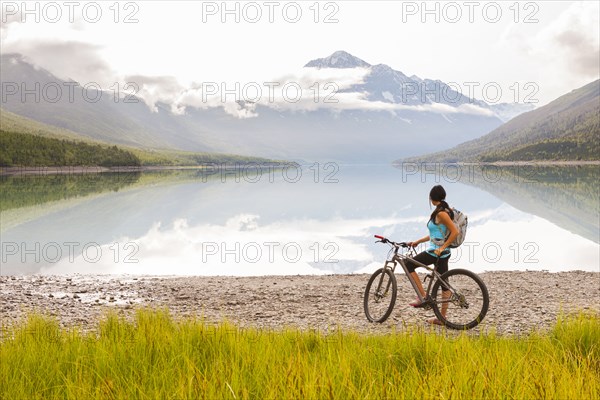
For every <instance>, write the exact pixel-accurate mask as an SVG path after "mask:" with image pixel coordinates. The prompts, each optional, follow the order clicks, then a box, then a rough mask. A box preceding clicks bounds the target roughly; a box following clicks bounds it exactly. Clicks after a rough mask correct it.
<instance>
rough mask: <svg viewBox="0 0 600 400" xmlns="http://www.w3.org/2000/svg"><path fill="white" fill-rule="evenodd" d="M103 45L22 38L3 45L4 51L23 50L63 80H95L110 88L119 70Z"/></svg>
mask: <svg viewBox="0 0 600 400" xmlns="http://www.w3.org/2000/svg"><path fill="white" fill-rule="evenodd" d="M100 50H101V46H98V45H94V44H91V43H84V42H77V41H46V40H19V41H16V42H14V41H9V42H7V43H6V44H3V53H6V54H8V53H19V54H21V55H23V56H24V57H25V59H26V60H28V61H29V62H31V63H32V64H34V65H35V66H38V67H41V68H44V69H46V70H48V71H50V72H51V73H52V74H53V75H55V76H57V77H58V78H60V79H63V80H76V81H78V82H79V83H81V84H86V83H91V82H95V83H98V84H99V85H100V87H102V88H103V89H105V90H108V89H109V87H110V86H111V85H112V83H114V82H115V73H114V71H112V69H111V68H110V66H109V64H108V63H107V62H106V61H104V60H103V59H102V58H101V56H100Z"/></svg>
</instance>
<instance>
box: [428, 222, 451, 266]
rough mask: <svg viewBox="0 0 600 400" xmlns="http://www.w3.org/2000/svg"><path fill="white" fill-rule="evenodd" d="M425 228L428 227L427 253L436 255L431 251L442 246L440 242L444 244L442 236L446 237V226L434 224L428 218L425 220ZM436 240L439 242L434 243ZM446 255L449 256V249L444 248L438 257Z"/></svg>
mask: <svg viewBox="0 0 600 400" xmlns="http://www.w3.org/2000/svg"><path fill="white" fill-rule="evenodd" d="M427 229H429V248H428V249H427V253H429V254H431V255H432V256H434V257H437V255H436V254H435V253H434V252H433V251H434V250H435V249H439V248H440V247H442V244H444V238H445V237H446V233H447V232H448V228H446V225H444V224H436V223H435V222H433V221H431V220H430V221H429V222H427ZM436 242H437V243H439V244H436ZM446 257H450V249H446V250H445V251H444V253H442V255H441V256H440V258H446Z"/></svg>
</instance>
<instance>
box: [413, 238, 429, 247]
mask: <svg viewBox="0 0 600 400" xmlns="http://www.w3.org/2000/svg"><path fill="white" fill-rule="evenodd" d="M428 241H429V236H425V237H422V238H421V239H419V240H415V241H414V242H409V243H408V245H409V246H410V247H416V246H418V245H419V244H421V243H425V242H428Z"/></svg>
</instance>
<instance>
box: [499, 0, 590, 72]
mask: <svg viewBox="0 0 600 400" xmlns="http://www.w3.org/2000/svg"><path fill="white" fill-rule="evenodd" d="M599 14H600V6H599V4H598V2H595V1H594V2H583V1H581V2H575V3H573V4H572V5H571V6H569V8H567V9H566V10H565V11H564V12H562V13H561V14H560V15H559V16H558V18H556V19H555V20H554V21H552V22H551V23H549V24H548V25H547V26H546V27H544V28H543V29H541V30H539V31H538V33H537V34H535V35H533V36H527V35H523V34H520V33H519V32H517V31H514V30H511V31H509V32H508V33H507V35H506V38H505V39H507V40H508V43H509V44H514V45H515V46H517V47H518V48H519V49H520V50H521V51H522V52H524V53H526V54H528V55H530V56H531V57H534V58H536V59H538V60H539V61H540V63H542V64H543V65H545V69H548V67H549V66H552V65H554V66H557V65H558V66H560V67H561V69H562V71H561V75H563V76H573V75H575V77H579V78H584V79H597V78H598V75H599V74H600V29H599V26H600V21H599V17H598V15H599Z"/></svg>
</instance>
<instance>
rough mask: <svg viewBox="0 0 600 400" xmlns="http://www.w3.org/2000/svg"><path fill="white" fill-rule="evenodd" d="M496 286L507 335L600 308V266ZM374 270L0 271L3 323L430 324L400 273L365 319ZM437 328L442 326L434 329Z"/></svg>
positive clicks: (489, 275) (489, 321)
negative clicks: (166, 315)
mask: <svg viewBox="0 0 600 400" xmlns="http://www.w3.org/2000/svg"><path fill="white" fill-rule="evenodd" d="M480 276H481V277H482V279H483V280H484V282H485V283H486V285H487V287H488V290H489V292H490V308H489V311H488V314H487V316H486V318H485V320H484V322H483V323H482V324H481V325H480V326H479V327H477V328H475V329H473V330H472V331H471V332H474V333H477V332H481V331H482V330H488V329H491V328H494V329H496V331H497V332H498V333H501V334H513V335H514V334H526V333H527V332H530V331H531V330H533V329H540V328H541V329H544V328H546V327H550V326H551V325H552V324H553V323H554V322H555V321H556V318H557V316H558V315H559V314H560V313H561V311H563V312H573V311H580V310H585V311H589V312H594V313H600V273H594V272H583V271H571V272H560V273H549V272H537V271H536V272H533V271H527V272H508V271H502V272H486V273H482V274H480ZM368 279H369V275H327V276H263V277H166V276H165V277H163V276H160V277H153V276H86V275H73V276H41V275H31V276H0V310H1V314H2V325H3V326H5V327H6V326H9V325H12V324H14V323H17V322H18V321H22V320H23V318H24V316H25V315H26V314H27V313H28V312H31V311H38V312H42V313H44V314H46V315H53V316H56V317H57V318H58V320H59V321H60V323H61V325H62V326H64V327H75V326H77V327H81V328H82V329H84V330H94V329H95V327H96V326H97V321H98V320H99V319H100V318H102V316H103V315H105V314H106V313H107V311H108V310H116V311H117V312H118V313H119V314H123V315H125V316H132V315H134V313H135V310H136V309H137V308H143V307H150V308H165V307H166V308H168V309H169V310H170V312H171V314H172V315H174V316H175V317H185V316H198V317H202V318H204V320H205V321H206V323H210V324H212V323H218V322H221V321H223V320H227V321H230V322H232V323H235V324H236V325H238V326H242V327H248V326H252V327H258V328H263V329H280V328H284V327H295V328H299V329H303V330H306V329H314V330H318V331H323V332H327V331H330V330H332V329H337V328H338V327H339V328H341V329H344V330H355V331H360V332H374V333H382V334H384V333H390V332H393V331H394V330H396V331H398V330H402V329H405V328H406V327H407V326H423V327H425V326H427V324H426V322H425V321H426V319H427V318H429V317H431V316H433V312H432V311H423V310H417V309H413V308H412V307H410V306H408V303H409V302H411V301H412V300H413V299H414V297H415V296H414V292H413V291H412V289H411V287H410V284H409V283H408V281H407V280H406V279H405V277H404V276H403V275H398V300H397V301H396V306H395V308H394V312H393V313H392V315H391V317H390V318H389V319H388V320H387V321H386V322H385V323H383V324H372V323H369V322H368V321H367V319H366V318H365V315H364V312H363V292H364V289H365V286H366V284H367V281H368ZM436 329H441V328H436Z"/></svg>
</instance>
